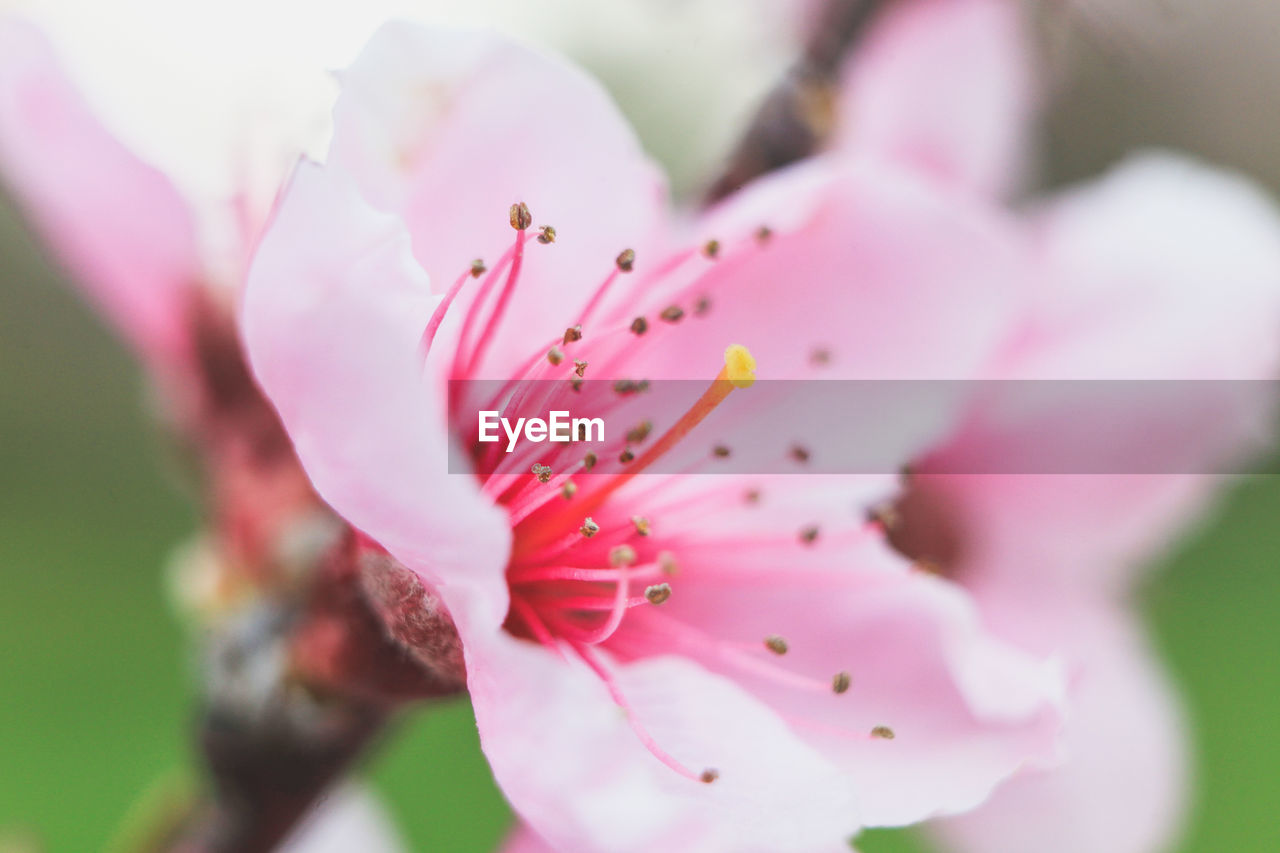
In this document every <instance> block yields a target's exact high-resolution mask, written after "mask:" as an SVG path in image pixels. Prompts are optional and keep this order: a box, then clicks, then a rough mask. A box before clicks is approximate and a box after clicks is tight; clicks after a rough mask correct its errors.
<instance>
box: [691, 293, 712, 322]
mask: <svg viewBox="0 0 1280 853" xmlns="http://www.w3.org/2000/svg"><path fill="white" fill-rule="evenodd" d="M710 310H711V298H710V297H707V296H699V297H698V301H697V302H695V303H693V316H695V317H701V316H702V315H703V314H706V313H707V312H708V311H710Z"/></svg>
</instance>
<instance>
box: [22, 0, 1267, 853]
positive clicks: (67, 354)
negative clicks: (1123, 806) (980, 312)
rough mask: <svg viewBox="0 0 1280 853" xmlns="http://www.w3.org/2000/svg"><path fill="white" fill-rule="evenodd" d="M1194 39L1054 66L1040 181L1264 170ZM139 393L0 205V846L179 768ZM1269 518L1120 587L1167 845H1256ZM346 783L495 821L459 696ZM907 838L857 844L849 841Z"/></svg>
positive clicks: (55, 826)
mask: <svg viewBox="0 0 1280 853" xmlns="http://www.w3.org/2000/svg"><path fill="white" fill-rule="evenodd" d="M1231 5H1232V4H1227V6H1231ZM1241 8H1244V7H1241ZM1238 17H1239V16H1238V15H1237V18H1238ZM1226 19H1227V20H1228V22H1231V23H1232V25H1233V26H1241V27H1243V26H1244V25H1243V24H1241V23H1240V21H1238V20H1236V18H1232V17H1231V16H1230V15H1228V16H1227V18H1226ZM1250 31H1251V32H1252V30H1250ZM1270 31H1271V32H1272V33H1273V34H1274V31H1275V30H1274V28H1272V29H1271V30H1270ZM1191 35H1193V36H1194V35H1195V34H1194V33H1192V34H1191ZM1259 37H1261V36H1259ZM1085 41H1086V42H1087V41H1088V40H1087V39H1086V40H1085ZM1217 44H1218V42H1216V41H1215V40H1214V39H1211V38H1207V37H1206V38H1203V39H1199V40H1196V39H1191V40H1187V39H1186V38H1183V40H1182V41H1181V42H1179V43H1177V44H1174V45H1173V46H1172V47H1168V46H1166V47H1164V48H1160V50H1157V49H1155V48H1150V49H1148V48H1146V47H1143V48H1140V49H1139V51H1138V53H1136V54H1134V53H1123V52H1122V53H1121V54H1115V53H1113V52H1112V51H1111V50H1110V49H1109V48H1107V49H1104V48H1099V47H1098V46H1097V45H1096V44H1094V45H1093V46H1092V47H1091V46H1089V45H1088V44H1086V45H1085V47H1084V48H1083V49H1082V50H1068V51H1067V52H1066V53H1065V54H1064V53H1059V54H1057V56H1058V61H1057V64H1056V65H1055V68H1056V71H1055V75H1054V79H1053V95H1054V109H1053V111H1052V112H1051V113H1050V116H1049V120H1048V122H1047V129H1048V134H1047V150H1048V151H1049V152H1050V160H1049V163H1048V172H1049V174H1050V175H1051V176H1052V177H1053V180H1054V181H1060V180H1064V179H1067V178H1074V177H1078V176H1082V175H1087V174H1090V173H1092V172H1095V171H1097V170H1098V169H1099V168H1101V167H1102V166H1104V165H1105V164H1106V163H1107V162H1109V161H1111V160H1113V159H1114V158H1115V157H1116V156H1118V155H1119V154H1120V153H1121V152H1123V151H1125V150H1128V149H1130V148H1131V147H1134V146H1135V145H1144V144H1157V143H1158V144H1172V145H1178V146H1180V147H1183V148H1189V149H1191V150H1197V151H1200V152H1201V153H1204V154H1208V155H1210V156H1212V157H1214V158H1215V159H1217V160H1219V161H1227V162H1233V163H1235V164H1238V165H1241V166H1244V167H1246V168H1248V169H1249V170H1251V171H1252V172H1253V173H1254V174H1256V175H1258V176H1260V177H1263V178H1267V177H1271V178H1272V179H1273V180H1274V179H1275V178H1276V177H1277V175H1280V156H1277V155H1276V154H1273V153H1272V152H1271V150H1270V149H1271V147H1272V144H1273V139H1274V136H1272V137H1271V139H1269V140H1267V141H1266V144H1262V143H1260V142H1259V140H1258V139H1257V138H1255V137H1256V135H1257V134H1258V133H1261V132H1263V131H1264V129H1268V128H1269V129H1270V130H1272V131H1273V130H1275V129H1276V128H1275V127H1274V125H1275V124H1276V121H1277V116H1280V109H1277V107H1278V106H1280V97H1277V93H1280V85H1277V82H1276V79H1280V75H1275V76H1274V79H1273V76H1268V77H1266V79H1265V80H1262V81H1261V82H1259V83H1258V84H1257V85H1256V86H1255V87H1254V88H1252V89H1249V90H1248V91H1247V92H1246V93H1245V94H1244V95H1243V96H1242V95H1241V93H1240V92H1239V91H1236V92H1234V93H1233V94H1232V96H1231V98H1232V100H1231V103H1236V104H1238V107H1237V109H1238V110H1240V116H1241V119H1240V122H1239V123H1237V124H1232V123H1231V122H1230V119H1231V116H1232V115H1233V114H1234V113H1233V110H1231V109H1228V108H1227V106H1224V105H1223V103H1222V102H1221V99H1209V100H1208V101H1205V96H1204V94H1203V93H1204V92H1205V91H1206V90H1208V91H1212V90H1213V86H1215V85H1219V84H1218V82H1216V81H1219V80H1220V79H1223V78H1222V75H1221V71H1222V67H1221V62H1218V63H1217V64H1215V62H1216V60H1215V59H1214V57H1215V56H1219V53H1215V52H1214V51H1216V50H1219V47H1220V45H1219V47H1215V45H1217ZM1059 50H1060V48H1059ZM1161 51H1163V52H1161ZM1064 56H1065V57H1067V58H1066V59H1064V58H1063V57H1064ZM1081 56H1083V57H1084V61H1081ZM1255 70H1256V71H1258V72H1259V73H1261V72H1262V71H1265V69H1264V68H1259V69H1255ZM1229 80H1230V75H1227V77H1226V78H1225V80H1224V82H1223V83H1222V85H1226V82H1228V81H1229ZM1187 93H1199V94H1197V97H1199V98H1200V100H1201V102H1202V103H1201V106H1203V105H1204V103H1207V104H1208V105H1209V107H1212V108H1214V109H1218V110H1219V113H1221V112H1222V111H1223V110H1226V113H1225V118H1226V119H1227V121H1226V123H1218V124H1216V125H1214V126H1213V127H1207V126H1206V125H1207V124H1208V123H1207V122H1206V120H1205V119H1204V116H1205V112H1204V110H1203V109H1201V110H1199V114H1198V115H1196V114H1195V113H1196V110H1195V109H1192V108H1191V107H1190V106H1189V105H1188V103H1187V102H1186V96H1187ZM1228 106H1229V105H1228ZM624 107H625V103H624ZM1258 110H1267V111H1268V112H1267V115H1269V116H1270V117H1271V120H1270V124H1269V125H1268V124H1266V123H1263V124H1262V125H1261V126H1258V118H1257V111H1258ZM635 117H636V118H637V119H644V118H645V117H644V116H635ZM1220 117H1221V116H1220ZM649 121H650V126H649V127H648V128H646V127H645V126H644V123H643V121H642V128H641V129H642V132H646V131H647V135H648V137H649V142H650V144H651V146H652V147H653V149H654V150H655V151H659V152H664V151H671V150H673V142H672V139H671V137H670V132H671V131H670V129H669V128H667V129H665V131H664V129H663V128H661V127H657V128H655V127H654V126H653V125H652V119H650V120H649ZM1241 126H1243V127H1245V128H1246V130H1247V132H1246V133H1244V134H1243V135H1242V134H1240V133H1238V132H1234V131H1233V128H1235V129H1236V130H1238V129H1239V127H1241ZM1215 128H1216V130H1217V131H1218V132H1212V131H1213V130H1214V129H1215ZM664 134H665V138H664ZM145 402H146V401H145V394H144V391H143V386H142V382H141V379H140V377H139V375H138V371H137V369H136V368H135V366H134V365H133V363H132V362H131V360H130V358H129V357H128V355H127V353H126V352H125V351H124V350H123V348H122V347H121V346H119V345H118V344H117V343H116V342H115V341H114V340H113V339H112V338H111V336H110V334H109V333H108V332H107V331H105V330H104V329H103V328H102V327H101V326H100V325H99V323H98V322H97V321H96V319H95V318H94V316H93V315H92V313H91V312H90V311H89V310H88V309H87V308H86V307H85V306H83V305H82V304H81V303H80V302H79V300H78V299H77V297H76V296H75V294H74V293H73V292H72V291H71V290H70V289H69V288H67V287H66V286H64V285H63V284H62V283H61V282H60V280H59V278H58V276H57V275H56V274H55V273H54V272H53V271H52V270H51V268H50V266H49V265H48V264H47V263H46V262H45V261H44V260H43V259H42V258H41V256H40V255H39V253H38V252H36V251H35V250H34V249H33V248H32V247H31V245H30V241H29V239H28V236H27V232H26V231H25V229H24V227H23V226H22V224H21V221H20V219H19V217H18V215H17V213H16V212H15V210H14V209H13V208H12V206H10V205H8V204H7V203H5V202H4V201H3V200H2V199H0V851H3V850H5V839H6V838H15V837H21V836H25V835H27V834H29V835H30V836H31V837H36V838H39V839H41V840H42V841H43V842H44V844H45V845H46V846H47V848H48V849H50V850H53V851H86V850H95V849H100V848H101V847H102V846H103V845H104V844H106V843H107V841H108V839H109V838H110V837H111V836H113V835H114V834H115V833H116V832H117V831H118V830H119V828H120V826H121V824H122V821H124V819H125V817H126V816H127V815H128V814H129V813H130V812H131V810H133V811H136V810H137V809H138V808H139V803H140V802H142V801H144V800H145V799H146V798H147V797H148V796H149V795H148V792H149V791H150V792H152V794H151V796H154V792H155V791H157V790H162V789H163V788H164V787H165V786H166V785H171V784H173V783H174V781H175V780H181V779H182V778H184V777H189V775H190V773H191V772H192V771H191V767H192V763H191V751H190V745H189V744H188V742H187V736H188V731H189V725H188V724H189V720H190V714H191V703H190V698H191V687H190V684H189V673H190V670H191V667H190V666H189V656H190V650H189V648H188V646H187V644H186V641H185V638H184V636H183V634H182V631H181V629H180V626H179V625H178V622H177V620H176V618H175V617H174V616H173V613H172V609H171V607H170V604H169V601H168V597H167V592H166V587H165V578H164V574H163V572H162V567H163V565H164V564H165V561H166V559H167V558H168V555H169V554H170V552H171V550H172V548H173V547H174V546H175V545H176V544H178V543H179V542H181V541H182V540H183V539H184V537H186V536H187V535H189V534H190V533H191V532H192V530H193V528H194V524H195V518H194V514H193V510H192V508H191V505H190V503H189V501H188V500H187V498H186V497H185V496H184V495H183V493H182V491H181V488H180V485H179V484H178V483H177V482H176V480H175V479H174V478H173V477H172V476H171V475H170V473H169V472H168V470H167V468H166V466H165V464H164V460H163V458H162V454H161V453H160V452H158V449H157V448H158V440H157V439H158V437H157V435H156V433H155V432H154V429H153V427H152V425H151V424H150V423H149V421H148V418H147V415H146V405H145ZM1277 519H1280V478H1276V477H1255V478H1244V479H1242V480H1241V481H1240V482H1238V483H1237V484H1235V485H1234V486H1233V487H1232V488H1231V489H1230V491H1229V492H1228V493H1227V496H1226V498H1225V499H1224V500H1223V502H1222V503H1221V505H1220V506H1219V508H1218V511H1217V513H1216V514H1215V516H1214V517H1213V518H1211V519H1209V520H1207V521H1206V523H1205V524H1204V526H1203V527H1202V529H1200V530H1198V531H1190V532H1189V533H1188V535H1187V537H1186V539H1185V540H1184V541H1183V542H1182V543H1181V544H1180V545H1179V546H1178V548H1177V549H1176V550H1175V552H1174V553H1172V554H1171V555H1170V556H1168V557H1167V558H1166V559H1165V560H1164V561H1163V562H1164V564H1163V566H1162V567H1161V570H1160V571H1158V572H1156V573H1154V574H1153V575H1152V576H1151V580H1150V581H1149V583H1148V584H1147V586H1146V588H1145V589H1144V590H1143V592H1142V595H1141V606H1142V608H1143V610H1144V611H1145V612H1146V613H1147V614H1148V615H1149V617H1150V624H1151V625H1152V629H1153V631H1154V633H1155V636H1156V640H1157V644H1158V646H1159V647H1160V648H1161V649H1162V650H1163V651H1164V652H1165V655H1166V660H1167V662H1168V665H1169V667H1170V668H1171V669H1172V671H1173V673H1174V675H1175V677H1176V679H1177V680H1178V682H1179V683H1180V684H1181V685H1182V688H1183V690H1184V693H1185V695H1186V700H1187V704H1188V707H1189V710H1190V715H1191V719H1192V722H1193V725H1194V732H1195V747H1196V754H1197V761H1198V764H1199V767H1198V775H1197V791H1198V794H1197V798H1196V806H1195V811H1194V813H1193V814H1192V815H1190V817H1189V832H1188V834H1187V836H1186V839H1185V843H1184V845H1183V847H1182V848H1181V849H1182V850H1183V851H1185V853H1193V851H1194V852H1195V853H1219V851H1271V850H1280V828H1278V826H1277V824H1278V821H1277V818H1276V803H1277V802H1280V770H1278V769H1277V768H1280V737H1277V735H1276V730H1275V726H1276V721H1277V720H1278V719H1280V667H1277V664H1276V659H1275V654H1276V650H1277V648H1278V647H1280V572H1277V571H1276V570H1275V565H1274V564H1275V562H1276V560H1277V556H1278V555H1280V524H1277ZM368 772H369V774H370V776H371V777H372V779H373V781H374V782H375V784H376V786H377V788H378V790H379V791H380V792H381V794H382V795H383V797H384V799H385V801H386V802H387V804H388V805H389V807H390V808H391V810H392V811H393V813H394V815H395V817H396V819H397V821H398V822H399V824H400V826H401V828H402V830H403V832H404V834H405V836H406V838H407V839H408V841H409V842H410V844H411V846H412V847H413V849H416V850H450V851H453V850H462V851H467V850H486V849H489V848H491V847H492V846H493V845H494V844H495V843H496V842H497V841H498V840H499V839H500V838H501V837H502V836H503V835H504V833H505V832H506V830H507V828H508V826H509V824H510V816H509V812H508V811H507V808H506V806H505V805H504V803H503V801H502V798H501V796H500V795H499V793H498V792H497V790H496V788H495V787H494V785H493V781H492V778H491V776H490V774H489V771H488V768H487V766H486V764H485V761H484V759H483V756H482V755H481V754H480V751H479V748H478V745H477V741H476V735H475V728H474V724H473V722H472V719H471V714H470V709H469V708H468V707H467V706H466V705H465V703H461V702H458V703H453V704H448V705H443V706H439V707H437V708H435V709H432V710H429V711H427V712H424V713H420V714H418V715H416V716H414V717H412V718H410V719H407V720H405V721H404V724H403V725H402V726H401V727H400V728H399V730H398V731H397V732H396V733H394V734H393V735H392V736H391V738H390V742H389V743H387V744H385V746H384V748H383V749H381V750H380V751H379V753H378V754H377V755H376V757H375V758H374V759H373V761H372V762H371V763H370V765H369V767H368ZM916 844H917V842H916V841H915V840H914V839H912V838H911V837H910V836H905V835H903V834H900V833H877V834H873V835H872V836H870V837H869V838H868V839H866V841H865V843H864V849H865V851H867V853H889V851H907V850H915V849H918V848H917V847H916ZM1029 853H1031V851H1029ZM1082 853H1083V852H1082Z"/></svg>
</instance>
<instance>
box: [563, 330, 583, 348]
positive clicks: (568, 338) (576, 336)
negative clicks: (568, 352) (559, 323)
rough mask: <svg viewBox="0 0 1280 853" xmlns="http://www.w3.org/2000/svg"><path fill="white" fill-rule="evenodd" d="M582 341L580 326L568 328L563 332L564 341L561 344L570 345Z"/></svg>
mask: <svg viewBox="0 0 1280 853" xmlns="http://www.w3.org/2000/svg"><path fill="white" fill-rule="evenodd" d="M580 340H582V326H570V327H569V328H567V329H565V330H564V340H563V341H562V343H565V344H571V343H573V342H574V341H580Z"/></svg>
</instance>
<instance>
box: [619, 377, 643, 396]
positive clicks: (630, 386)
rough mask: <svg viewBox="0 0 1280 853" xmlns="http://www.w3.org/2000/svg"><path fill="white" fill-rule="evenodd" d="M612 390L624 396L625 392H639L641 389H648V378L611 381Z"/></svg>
mask: <svg viewBox="0 0 1280 853" xmlns="http://www.w3.org/2000/svg"><path fill="white" fill-rule="evenodd" d="M613 390H614V391H616V392H617V393H619V394H622V395H624V396H625V395H627V394H639V393H640V392H642V391H648V390H649V380H648V379H641V380H640V381H639V382H637V381H636V380H634V379H619V380H618V381H617V382H615V383H613Z"/></svg>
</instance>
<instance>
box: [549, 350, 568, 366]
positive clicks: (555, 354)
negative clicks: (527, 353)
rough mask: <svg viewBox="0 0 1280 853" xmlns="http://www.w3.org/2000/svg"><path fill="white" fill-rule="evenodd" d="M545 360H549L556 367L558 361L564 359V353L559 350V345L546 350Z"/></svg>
mask: <svg viewBox="0 0 1280 853" xmlns="http://www.w3.org/2000/svg"><path fill="white" fill-rule="evenodd" d="M547 361H549V362H551V364H552V365H553V366H557V367H558V366H559V365H560V362H562V361H564V353H562V352H561V351H560V348H559V347H552V348H551V349H549V350H547Z"/></svg>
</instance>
